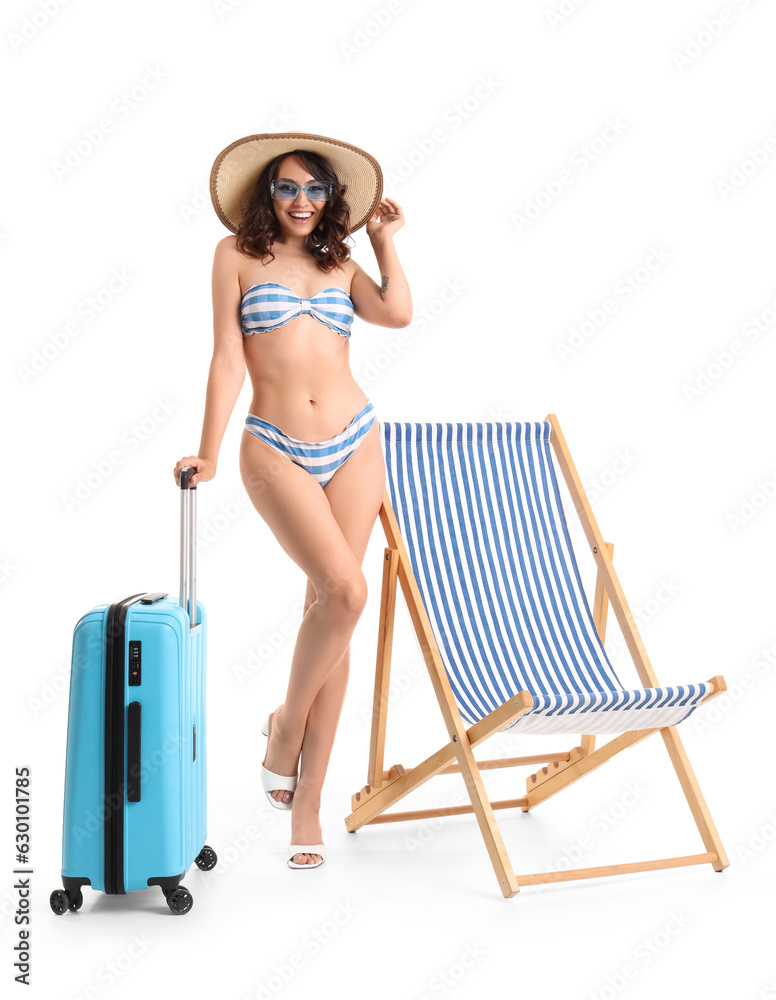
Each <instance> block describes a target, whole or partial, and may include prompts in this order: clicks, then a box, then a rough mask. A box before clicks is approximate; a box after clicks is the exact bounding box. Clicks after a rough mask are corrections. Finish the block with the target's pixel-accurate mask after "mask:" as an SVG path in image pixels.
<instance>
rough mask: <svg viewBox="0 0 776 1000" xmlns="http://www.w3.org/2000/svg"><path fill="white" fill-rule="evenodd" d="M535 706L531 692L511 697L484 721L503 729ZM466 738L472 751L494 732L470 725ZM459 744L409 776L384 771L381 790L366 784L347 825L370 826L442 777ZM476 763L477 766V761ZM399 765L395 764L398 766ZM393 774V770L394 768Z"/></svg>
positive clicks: (354, 801) (355, 798)
mask: <svg viewBox="0 0 776 1000" xmlns="http://www.w3.org/2000/svg"><path fill="white" fill-rule="evenodd" d="M532 707H533V698H532V697H531V696H530V695H529V694H527V693H521V694H520V695H518V696H516V697H515V698H510V699H509V701H507V702H504V704H503V705H499V707H498V708H497V709H495V711H493V712H492V713H491V714H490V716H488V719H487V720H483V721H489V723H490V725H491V726H492V727H495V728H503V726H506V725H509V723H510V722H512V721H514V720H515V719H518V718H520V716H521V715H523V714H524V713H525V712H527V711H528V709H529V708H532ZM459 718H460V717H459ZM462 735H463V739H464V740H465V742H466V743H467V745H468V747H469V749H470V750H471V749H472V748H473V747H475V746H477V744H478V743H481V742H482V741H483V740H485V739H487V738H488V736H490V735H491V733H490V731H489V729H487V728H483V726H482V723H479V722H478V723H477V724H476V725H474V726H470V728H469V729H464V730H462ZM457 742H458V739H457V737H456V738H455V739H454V740H451V741H450V742H449V743H445V745H444V746H443V747H440V748H439V750H437V751H436V753H433V754H431V756H430V757H427V758H426V759H425V760H424V761H422V762H421V763H420V764H418V765H417V766H416V767H411V768H408V769H406V770H405V773H404V774H402V775H399V776H398V777H394V778H392V777H391V773H390V772H389V774H388V777H387V778H386V776H385V772H383V784H382V785H381V786H380V787H379V788H372V787H371V786H370V785H366V786H365V787H364V788H362V789H361V791H360V792H356V793H355V795H354V796H353V798H352V808H353V812H352V813H351V815H350V816H346V817H345V825H346V826H347V828H348V830H350V831H351V832H354V831H355V830H358V829H359V827H361V826H364V825H365V824H366V823H370V822H371V821H372V818H373V816H375V815H377V813H379V812H381V811H382V810H383V809H388V808H389V807H390V806H392V805H394V803H396V802H398V801H399V799H402V798H404V796H405V795H409V793H410V792H412V791H414V790H415V789H416V788H419V787H420V786H421V785H422V784H423V783H424V782H426V781H428V780H429V778H433V777H434V775H435V774H440V773H441V771H442V770H443V769H444V768H445V767H447V766H448V765H449V764H451V763H452V762H453V761H454V760H455V759H456V746H455V745H456V743H457ZM472 759H474V758H472ZM474 763H475V765H476V763H477V762H476V760H475V761H474ZM398 766H399V765H394V767H398ZM402 770H404V769H402ZM459 770H460V765H459ZM391 771H393V768H392V769H391Z"/></svg>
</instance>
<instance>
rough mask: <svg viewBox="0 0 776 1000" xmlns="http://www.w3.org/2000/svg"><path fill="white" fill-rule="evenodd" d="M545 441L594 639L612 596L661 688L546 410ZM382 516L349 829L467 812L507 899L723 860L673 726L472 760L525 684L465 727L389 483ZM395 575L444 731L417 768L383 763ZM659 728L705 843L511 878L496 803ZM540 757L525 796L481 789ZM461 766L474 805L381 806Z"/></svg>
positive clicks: (585, 767)
mask: <svg viewBox="0 0 776 1000" xmlns="http://www.w3.org/2000/svg"><path fill="white" fill-rule="evenodd" d="M545 420H547V421H549V422H550V426H551V436H550V441H551V444H552V446H553V449H554V453H555V456H556V460H557V462H558V465H559V466H560V468H561V471H562V472H563V476H564V478H565V481H566V484H567V487H568V490H569V493H570V495H571V498H572V501H573V503H574V507H575V509H576V511H577V514H578V515H579V518H580V521H581V524H582V527H583V529H584V532H585V536H586V538H587V542H588V544H589V546H590V549H591V552H592V555H593V557H594V559H595V561H596V565H597V574H596V583H595V595H594V600H593V620H594V623H595V627H596V630H597V632H598V635H599V636H600V639H601V642H602V643H603V642H604V638H605V632H606V619H607V610H608V606H609V604H611V606H612V608H613V609H614V613H615V615H616V618H617V621H618V623H619V625H620V628H621V630H622V634H623V637H624V639H625V643H626V645H627V648H628V650H629V652H630V654H631V657H632V659H633V662H634V665H635V667H636V671H637V673H638V676H639V678H640V680H641V682H642V685H643V686H644V687H645V688H647V687H650V688H652V687H659V684H658V681H657V677H656V675H655V672H654V670H653V669H652V665H651V663H650V661H649V658H648V656H647V652H646V650H645V648H644V644H643V642H642V641H641V637H640V636H639V633H638V630H637V628H636V624H635V622H634V620H633V616H632V614H631V611H630V608H629V607H628V602H627V601H626V599H625V594H624V593H623V589H622V586H621V585H620V581H619V580H618V578H617V573H616V572H615V569H614V565H613V562H612V552H613V546H612V544H611V543H607V542H604V539H603V535H602V534H601V531H600V529H599V527H598V524H597V523H596V520H595V517H594V516H593V512H592V509H591V507H590V504H589V502H588V499H587V497H586V495H585V491H584V489H583V487H582V483H581V480H580V478H579V475H578V473H577V470H576V468H575V467H574V463H573V461H572V459H571V455H570V453H569V450H568V447H567V445H566V441H565V438H564V437H563V434H562V432H561V429H560V425H559V423H558V420H557V417H556V416H555V414H554V413H550V414H548V415H547V416H546V417H545ZM380 521H381V523H382V526H383V529H384V531H385V537H386V541H387V543H388V546H387V547H386V549H385V553H384V563H383V577H382V594H381V599H380V618H379V634H378V644H377V664H376V670H375V685H374V701H373V715H372V730H371V741H370V747H369V762H368V768H367V784H366V785H365V786H364V787H363V788H361V789H360V791H358V792H356V793H355V794H354V795H353V796H352V803H351V809H352V812H351V813H350V814H349V815H348V816H346V817H345V825H346V828H347V829H348V831H349V832H351V833H355V831H356V830H358V829H359V828H360V827H362V826H365V825H367V824H370V823H390V822H401V821H403V820H410V819H426V818H430V817H434V816H452V815H457V814H461V813H472V812H473V813H474V814H475V816H476V817H477V822H478V824H479V827H480V830H481V832H482V836H483V839H484V841H485V846H486V848H487V851H488V854H489V856H490V860H491V863H492V865H493V870H494V872H495V874H496V878H497V879H498V883H499V887H500V889H501V892H502V894H503V895H504V897H506V898H510V897H512V896H515V895H516V894H517V893H518V892H519V889H520V887H521V886H526V885H536V884H541V883H549V882H561V881H568V880H576V879H585V878H595V877H598V876H603V875H621V874H626V873H630V872H641V871H649V870H655V869H663V868H675V867H679V866H683V865H698V864H706V863H708V864H710V865H711V866H712V867H713V869H714V871H717V872H719V871H722V870H723V869H724V868H726V867H727V866H728V859H727V856H726V854H725V851H724V848H723V846H722V842H721V840H720V838H719V835H718V833H717V830H716V828H715V826H714V823H713V821H712V818H711V815H710V813H709V810H708V808H707V806H706V803H705V801H704V799H703V795H702V794H701V790H700V787H699V785H698V782H697V780H696V778H695V775H694V774H693V771H692V768H691V766H690V762H689V760H688V758H687V754H686V752H685V749H684V746H683V745H682V741H681V739H680V737H679V735H678V733H677V731H676V727H675V726H667V727H664V728H660V729H642V730H634V731H630V732H625V733H623V734H622V735H619V736H616V737H615V738H613V739H611V740H609V741H608V742H607V743H605V744H604V745H603V746H600V747H599V748H597V749H596V746H595V736H591V735H582V737H581V740H580V743H579V745H578V746H575V747H572V748H570V749H569V750H562V751H559V752H554V753H540V754H536V755H533V756H524V757H511V758H507V759H496V760H480V761H477V760H475V757H474V753H473V751H474V748H475V747H476V746H477V745H478V744H480V743H482V742H483V741H484V740H486V739H487V738H488V737H489V736H492V735H493V734H494V733H497V732H498V731H499V730H501V729H502V728H503V727H504V726H506V725H508V724H510V723H511V722H512V721H514V720H515V719H517V718H518V717H519V716H520V715H522V714H523V713H524V712H526V711H528V710H529V709H530V708H532V707H533V699H532V697H531V695H530V694H529V693H528V692H527V691H522V692H519V693H517V694H516V695H515V696H514V697H512V698H510V699H509V701H507V702H505V703H504V704H502V705H501V706H500V707H498V708H497V709H496V710H495V711H493V712H491V713H490V714H489V715H487V716H486V717H485V718H483V719H482V720H481V721H480V722H478V723H476V724H475V725H472V726H469V727H468V728H467V724H466V723H465V721H464V720H463V718H462V717H461V714H460V712H459V710H458V706H457V705H456V702H455V698H454V694H453V691H452V688H451V686H450V682H449V680H448V677H447V674H446V672H445V667H444V664H443V662H442V657H441V654H440V651H439V648H438V646H437V643H436V640H435V638H434V634H433V631H432V628H431V623H430V621H429V618H428V615H427V613H426V610H425V607H424V604H423V600H422V597H421V594H420V591H419V589H418V585H417V582H416V580H415V576H414V574H413V570H412V565H411V563H410V558H409V555H408V553H407V550H406V547H405V544H404V540H403V538H402V536H401V533H400V530H399V526H398V522H397V519H396V515H395V512H394V509H393V506H392V504H391V500H390V497H389V495H388V490H387V489H386V491H385V494H384V497H383V502H382V506H381V508H380ZM397 579H398V580H399V581H400V583H401V586H402V592H403V593H404V596H405V599H406V602H407V608H408V610H409V613H410V617H411V620H412V624H413V627H414V629H415V633H416V635H417V637H418V641H419V643H420V647H421V651H422V653H423V658H424V660H425V663H426V667H427V669H428V672H429V676H430V678H431V682H432V685H433V687H434V692H435V694H436V697H437V700H438V702H439V707H440V709H441V711H442V716H443V718H444V722H445V726H446V728H447V731H448V734H449V736H450V740H449V742H447V743H445V744H444V745H443V746H442V747H440V748H439V750H437V751H436V753H434V754H432V755H431V756H430V757H427V758H426V759H425V760H424V761H422V762H421V763H420V764H417V765H416V766H414V767H410V768H404V767H403V766H402V765H400V764H394V765H393V766H391V767H390V768H388V769H385V768H384V751H385V734H386V724H387V709H388V689H389V682H390V664H391V652H392V645H393V626H394V615H395V608H396V591H397V586H396V584H397ZM708 683H709V684H710V685H711V687H710V690H709V692H708V694H707V695H706V697H705V698H704V699H703V701H702V702H701V704H704V703H705V702H707V701H709V700H710V699H711V698H713V697H716V696H717V695H719V694H720V693H721V692H722V691H724V690H726V685H725V681H724V679H723V677H722V676H721V675H717V676H715V677H713V678H711V680H710V681H709V682H708ZM658 732H659V733H660V736H661V738H662V740H663V743H664V744H665V747H666V749H667V751H668V754H669V757H670V759H671V763H672V764H673V767H674V769H675V771H676V775H677V777H678V779H679V783H680V785H681V787H682V790H683V792H684V794H685V796H686V799H687V803H688V805H689V807H690V811H691V813H692V816H693V818H694V820H695V823H696V825H697V827H698V831H699V833H700V836H701V839H702V841H703V844H704V847H705V851H704V852H703V853H699V854H691V855H686V856H683V857H672V858H661V859H658V860H653V861H637V862H632V863H629V864H616V865H605V866H601V867H595V868H577V869H570V870H564V871H550V872H539V873H535V874H527V875H519V876H516V875H515V874H514V871H513V869H512V865H511V863H510V860H509V857H508V855H507V851H506V848H505V846H504V842H503V840H502V838H501V833H500V831H499V828H498V825H497V823H496V817H495V814H494V810H497V809H510V808H518V807H519V808H520V809H521V810H522V811H523V812H528V811H529V810H530V809H532V808H533V807H534V806H536V805H539V804H540V803H541V802H545V801H546V800H547V799H548V798H550V797H551V796H553V795H556V794H557V793H558V792H560V791H562V790H563V789H564V788H568V787H569V786H570V785H572V784H573V783H574V782H576V781H578V780H579V779H580V778H582V777H584V776H585V775H586V774H589V773H590V772H591V771H594V770H596V768H598V767H600V766H601V765H602V764H605V763H606V762H607V761H608V760H611V758H612V757H613V756H614V755H615V754H617V753H620V752H621V751H622V750H626V749H627V748H629V747H632V746H635V745H636V744H637V743H640V742H641V741H642V740H645V739H646V738H647V737H648V736H651V735H652V734H653V733H658ZM537 764H539V765H542V766H541V767H540V768H539V769H537V771H536V772H535V773H534V774H532V775H530V776H529V777H528V779H527V781H526V786H527V787H526V794H525V795H523V796H520V797H518V798H512V799H503V800H500V801H493V802H491V801H490V800H489V799H488V796H487V794H486V792H485V787H484V784H483V781H482V776H481V773H480V772H481V771H483V770H485V769H488V768H500V767H511V766H520V765H537ZM450 773H460V774H461V775H462V776H463V779H464V783H465V785H466V790H467V792H468V795H469V798H470V800H471V805H459V806H449V807H441V808H434V809H416V810H412V811H408V812H406V811H405V812H398V811H393V812H386V810H388V809H389V808H390V807H391V806H393V805H394V804H395V803H397V802H398V801H399V800H400V799H402V798H403V797H404V796H405V795H408V794H409V793H410V792H412V791H414V790H415V789H416V788H419V787H420V785H422V784H423V783H424V782H426V781H428V779H429V778H432V777H433V776H434V775H437V774H450Z"/></svg>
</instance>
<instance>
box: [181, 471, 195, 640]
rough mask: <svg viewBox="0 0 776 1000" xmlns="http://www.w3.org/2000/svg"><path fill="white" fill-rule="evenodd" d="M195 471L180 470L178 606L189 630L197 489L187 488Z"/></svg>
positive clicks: (192, 616)
mask: <svg viewBox="0 0 776 1000" xmlns="http://www.w3.org/2000/svg"><path fill="white" fill-rule="evenodd" d="M194 472H195V469H194V468H193V467H192V466H191V465H185V466H184V467H183V468H182V469H181V560H180V561H181V573H180V576H181V584H180V605H181V607H182V608H184V609H185V610H186V611H187V612H188V615H189V622H190V628H194V626H195V625H196V624H197V561H196V557H197V550H196V544H195V543H196V528H197V487H196V486H189V480H190V479H191V477H192V476H193V475H194Z"/></svg>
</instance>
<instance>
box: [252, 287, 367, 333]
mask: <svg viewBox="0 0 776 1000" xmlns="http://www.w3.org/2000/svg"><path fill="white" fill-rule="evenodd" d="M303 313H309V314H310V315H311V316H312V317H313V318H314V319H317V320H318V321H319V322H320V323H324V324H325V325H326V326H328V327H329V329H330V330H334V332H335V333H339V334H340V335H341V336H343V337H349V336H350V327H351V324H352V323H353V316H354V315H355V313H354V311H353V301H352V299H351V298H350V296H349V295H348V293H347V292H346V291H345V289H344V288H338V287H337V286H336V285H332V286H330V287H329V288H322V289H321V290H320V292H316V293H315V295H313V297H312V298H310V299H303V298H300V296H298V295H295V294H294V293H293V292H292V291H291V289H290V288H289V287H288V286H287V285H279V284H278V283H277V282H276V281H261V282H259V283H258V284H255V285H251V287H250V288H248V289H247V290H246V291H245V292H244V293H243V296H242V301H241V304H240V320H241V325H242V332H243V337H250V335H251V334H252V333H266V332H267V331H268V330H277V328H278V327H279V326H285V324H286V323H288V322H290V321H291V320H292V319H295V318H296V317H297V316H301V315H302V314H303Z"/></svg>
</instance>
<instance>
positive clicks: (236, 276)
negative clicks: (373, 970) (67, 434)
mask: <svg viewBox="0 0 776 1000" xmlns="http://www.w3.org/2000/svg"><path fill="white" fill-rule="evenodd" d="M210 190H211V196H212V198H213V204H214V206H215V209H216V213H217V214H218V216H219V218H220V219H221V220H222V221H223V222H224V224H225V225H226V226H227V227H228V228H229V229H231V230H232V232H233V233H235V235H233V236H226V237H225V238H224V239H222V240H221V241H220V242H219V243H218V244H217V246H216V251H215V259H214V262H213V320H214V332H215V346H214V350H213V359H212V361H211V365H210V374H209V378H208V384H207V398H206V402H205V416H204V422H203V427H202V438H201V441H200V446H199V453H198V454H197V455H188V456H186V457H185V458H182V459H181V460H180V461H179V462H178V463H177V464H176V466H175V470H174V474H175V480H176V483H178V484H179V485H180V470H181V469H182V468H183V467H184V466H186V465H190V466H193V467H194V468H195V469H196V474H195V475H194V476H193V477H192V479H191V483H192V485H196V484H197V483H198V482H205V481H206V480H209V479H212V478H213V477H214V476H215V473H216V466H217V463H218V452H219V448H220V446H221V441H222V438H223V435H224V431H225V429H226V425H227V423H228V421H229V417H230V415H231V413H232V409H233V408H234V404H235V401H236V399H237V396H238V394H239V392H240V389H241V387H242V384H243V381H244V378H245V369H246V367H247V369H248V374H249V375H250V378H251V383H252V385H253V398H252V401H251V407H250V412H249V414H248V416H247V419H246V422H245V429H244V431H243V436H242V442H241V446H240V474H241V476H242V480H243V483H244V485H245V489H246V492H247V493H248V496H249V497H250V499H251V502H252V503H253V505H254V507H255V508H256V510H257V511H258V512H259V514H260V515H261V516H262V517H263V518H264V520H265V521H266V522H267V524H268V525H269V527H270V529H271V530H272V532H273V533H274V535H275V537H276V538H277V540H278V542H279V543H280V545H281V547H282V548H283V549H284V551H285V552H286V553H287V554H288V555H289V556H290V557H291V558H292V559H293V560H294V562H295V563H297V565H299V566H300V567H301V568H302V569H303V570H304V572H305V573H306V575H307V593H306V596H305V604H304V616H303V619H302V624H301V626H300V628H299V633H298V636H297V641H296V645H295V647H294V653H293V657H292V661H291V672H290V676H289V680H288V689H287V693H286V697H285V701H284V702H283V704H282V705H280V706H279V707H278V708H276V709H275V711H274V712H272V713H271V714H270V715H269V716H268V717H267V720H266V722H265V723H264V726H263V727H262V732H263V733H264V735H265V736H267V751H266V756H265V759H264V763H263V765H262V769H261V779H262V786H263V787H264V790H265V792H266V794H267V797H268V798H269V800H270V803H271V804H272V805H273V806H274V807H276V808H280V809H290V810H291V846H290V847H289V850H288V856H287V859H286V860H287V862H288V864H289V866H290V867H292V868H315V867H317V866H318V865H320V864H322V863H323V861H324V859H325V856H326V849H325V847H324V845H323V843H321V826H320V822H319V819H318V810H319V808H320V800H321V788H322V786H323V781H324V778H325V775H326V769H327V766H328V762H329V757H330V754H331V749H332V744H333V742H334V735H335V732H336V730H337V723H338V721H339V716H340V712H341V709H342V704H343V701H344V697H345V690H346V687H347V680H348V672H349V667H350V648H349V644H350V639H351V636H352V633H353V630H354V628H355V625H356V623H357V621H358V619H359V617H360V616H361V613H362V611H363V608H364V605H365V602H366V596H367V590H366V581H365V578H364V574H363V572H362V570H361V566H362V563H363V559H364V555H365V552H366V547H367V543H368V541H369V537H370V535H371V532H372V528H373V527H374V523H375V521H376V519H377V515H378V512H379V509H380V504H381V501H382V496H383V491H384V489H385V461H384V457H383V451H382V445H381V442H380V438H379V436H378V435H379V427H378V425H377V421H376V417H375V412H374V407H373V406H372V403H371V402H370V401H369V399H368V398H367V396H366V395H365V393H364V392H363V390H362V389H361V388H359V386H358V384H357V383H356V381H355V380H354V378H353V375H352V374H351V371H350V366H349V351H348V340H349V337H350V326H351V323H352V320H353V315H354V314H355V315H357V316H359V317H360V318H362V319H364V320H366V321H367V322H368V323H372V324H375V325H377V326H386V327H403V326H407V325H408V324H409V323H410V321H411V319H412V300H411V297H410V291H409V287H408V285H407V281H406V278H405V276H404V273H403V271H402V269H401V267H400V265H399V260H398V257H397V255H396V250H395V248H394V245H393V237H394V234H395V233H396V231H397V230H398V229H400V228H401V226H402V225H403V224H404V216H403V213H402V210H401V208H400V206H399V205H398V204H397V203H396V202H395V201H393V200H392V199H390V198H381V194H382V174H381V171H380V167H379V165H378V164H377V162H376V161H375V160H374V159H373V158H372V157H371V156H369V154H368V153H365V152H364V151H363V150H361V149H358V148H357V147H355V146H351V145H350V144H348V143H344V142H340V141H338V140H336V139H330V138H327V137H325V136H314V135H309V134H308V133H304V132H285V133H280V134H265V135H256V136H248V137H246V138H245V139H239V140H237V142H234V143H232V144H231V145H230V146H227V147H226V149H225V150H223V151H222V152H221V153H220V154H219V156H218V157H217V158H216V161H215V163H214V165H213V170H212V173H211V180H210ZM365 223H366V232H367V235H368V236H369V239H370V241H371V243H372V248H373V249H374V252H375V257H376V259H377V265H378V267H379V269H380V275H381V284H380V285H377V284H376V282H374V281H373V280H372V279H371V278H370V277H369V276H368V275H367V274H366V272H365V271H364V270H363V269H362V268H361V267H359V265H358V264H356V263H355V261H353V260H352V259H351V258H350V251H349V248H348V247H347V246H346V244H345V242H344V241H345V240H346V238H347V237H348V236H349V235H350V234H351V233H352V232H354V231H355V230H357V229H358V228H360V227H361V226H362V225H364V224H365ZM248 580H249V578H248Z"/></svg>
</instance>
